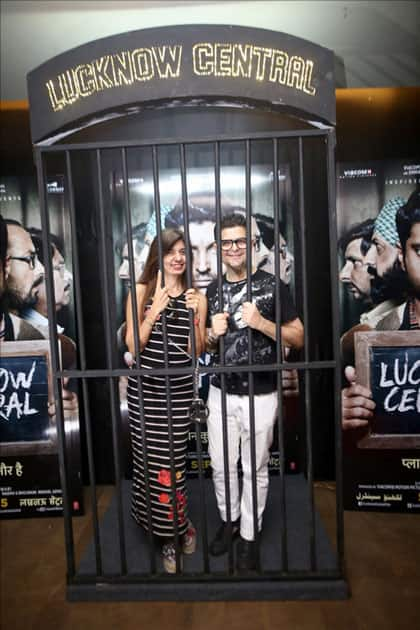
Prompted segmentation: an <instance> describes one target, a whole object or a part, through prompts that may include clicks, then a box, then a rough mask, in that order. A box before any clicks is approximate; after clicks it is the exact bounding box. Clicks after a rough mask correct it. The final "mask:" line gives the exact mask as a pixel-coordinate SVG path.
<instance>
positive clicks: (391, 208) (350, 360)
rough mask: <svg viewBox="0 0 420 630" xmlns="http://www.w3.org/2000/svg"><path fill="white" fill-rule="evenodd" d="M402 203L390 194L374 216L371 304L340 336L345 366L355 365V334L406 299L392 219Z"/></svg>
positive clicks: (371, 325)
mask: <svg viewBox="0 0 420 630" xmlns="http://www.w3.org/2000/svg"><path fill="white" fill-rule="evenodd" d="M404 204H405V199H403V198H402V197H393V198H392V199H390V200H389V201H387V202H386V203H385V204H384V205H383V207H382V208H381V210H380V212H379V214H378V216H377V217H376V219H375V223H374V227H373V235H372V243H373V246H374V248H375V263H374V265H371V266H369V267H368V271H369V273H370V274H371V276H372V280H371V299H372V303H373V304H374V306H373V308H371V309H370V310H367V311H365V312H364V313H362V315H361V316H360V323H359V324H356V325H355V326H353V327H352V328H351V329H350V330H349V331H347V332H346V333H344V334H343V335H342V338H341V349H342V360H343V362H344V364H346V365H347V364H350V365H353V364H354V333H356V332H358V331H363V330H374V329H375V327H376V324H377V323H378V322H379V321H380V320H381V319H383V317H385V315H387V313H389V312H390V311H391V310H392V309H393V308H395V307H396V306H398V305H399V304H401V303H402V302H403V301H404V300H405V297H406V290H407V278H406V274H405V272H404V270H403V268H402V266H401V262H400V260H399V257H398V253H399V237H398V232H397V227H396V222H395V217H396V214H397V211H398V209H399V208H400V207H401V206H403V205H404Z"/></svg>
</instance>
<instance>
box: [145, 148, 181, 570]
mask: <svg viewBox="0 0 420 630" xmlns="http://www.w3.org/2000/svg"><path fill="white" fill-rule="evenodd" d="M152 161H153V188H154V205H155V219H156V237H157V244H158V258H159V269H160V270H161V272H162V286H164V285H165V272H164V267H163V250H162V224H161V212H160V190H159V162H158V155H157V148H156V146H155V145H153V147H152ZM160 321H161V322H162V330H163V353H164V357H165V370H168V368H169V357H168V334H167V333H168V329H167V322H166V313H165V311H163V312H162V313H161V318H160ZM165 387H166V393H167V400H168V438H169V461H170V473H171V487H172V489H173V492H172V497H171V498H172V511H173V515H174V521H173V522H174V540H175V553H176V572H177V574H178V573H180V571H181V555H180V543H179V522H178V508H177V497H176V471H175V451H174V435H173V416H172V401H171V388H170V381H169V374H168V373H167V372H165Z"/></svg>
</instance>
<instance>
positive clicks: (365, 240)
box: [338, 219, 375, 256]
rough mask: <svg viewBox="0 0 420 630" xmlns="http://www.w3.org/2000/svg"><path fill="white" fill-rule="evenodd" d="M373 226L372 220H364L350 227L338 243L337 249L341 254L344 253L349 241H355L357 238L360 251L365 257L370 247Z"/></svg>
mask: <svg viewBox="0 0 420 630" xmlns="http://www.w3.org/2000/svg"><path fill="white" fill-rule="evenodd" d="M374 225H375V220H374V219H366V221H362V222H361V223H355V224H354V225H352V226H351V227H350V228H349V229H348V230H347V232H345V233H344V234H343V236H342V237H341V238H340V240H339V241H338V247H339V248H340V249H341V251H342V252H343V254H344V253H345V251H346V248H347V245H348V244H349V243H350V242H351V241H355V240H357V239H358V238H361V239H362V242H361V244H360V251H361V253H362V254H363V256H366V254H367V252H368V250H369V249H370V247H371V246H372V235H373V228H374Z"/></svg>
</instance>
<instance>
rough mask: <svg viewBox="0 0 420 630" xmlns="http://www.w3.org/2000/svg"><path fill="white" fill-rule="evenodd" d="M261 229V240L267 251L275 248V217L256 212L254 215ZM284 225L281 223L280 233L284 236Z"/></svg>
mask: <svg viewBox="0 0 420 630" xmlns="http://www.w3.org/2000/svg"><path fill="white" fill-rule="evenodd" d="M252 216H253V217H254V218H255V220H256V222H257V225H258V227H259V230H260V233H261V238H262V241H263V243H264V245H265V246H266V247H267V249H272V248H273V247H274V217H270V216H268V215H266V214H261V213H260V212H256V213H255V214H253V215H252ZM284 232H285V230H284V225H283V224H282V223H281V221H279V233H280V234H282V235H283V236H284Z"/></svg>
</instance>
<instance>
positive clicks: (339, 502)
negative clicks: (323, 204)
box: [327, 131, 345, 574]
mask: <svg viewBox="0 0 420 630" xmlns="http://www.w3.org/2000/svg"><path fill="white" fill-rule="evenodd" d="M334 149H335V132H334V131H331V132H330V133H329V134H328V135H327V178H328V210H329V212H328V217H329V236H330V274H331V301H332V328H333V330H332V332H333V344H334V345H333V347H334V359H335V362H336V365H335V370H334V380H335V389H334V391H335V395H334V416H335V435H334V444H335V479H336V528H337V554H338V565H339V569H340V570H341V571H342V573H343V574H344V571H345V563H344V518H343V513H344V512H343V467H342V457H343V452H342V433H341V362H340V354H341V349H340V329H339V325H340V324H339V322H340V316H339V311H338V304H339V299H338V268H337V257H336V252H337V216H336V206H335V160H334Z"/></svg>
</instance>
